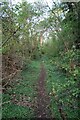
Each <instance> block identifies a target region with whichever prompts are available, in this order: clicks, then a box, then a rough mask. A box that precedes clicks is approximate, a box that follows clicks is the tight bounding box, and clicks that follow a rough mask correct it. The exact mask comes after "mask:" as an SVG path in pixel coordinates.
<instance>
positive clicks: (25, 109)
mask: <svg viewBox="0 0 80 120" xmlns="http://www.w3.org/2000/svg"><path fill="white" fill-rule="evenodd" d="M66 82H68V78H66V76H65V75H64V74H63V73H60V72H59V71H58V70H57V69H56V66H55V65H52V64H51V63H50V61H47V60H46V61H45V62H44V63H42V61H32V62H31V63H30V64H29V65H25V68H24V69H23V71H22V72H21V74H19V75H17V76H16V78H14V79H13V80H12V82H11V83H10V84H9V85H8V86H7V88H6V91H5V92H4V93H3V95H2V97H3V99H2V101H3V106H2V117H3V118H18V119H21V118H28V119H30V118H35V117H47V118H54V117H55V118H59V119H65V117H67V116H71V118H74V117H77V114H76V111H75V110H74V109H72V108H69V105H70V106H71V107H72V106H73V105H72V104H75V103H76V102H75V100H74V101H73V102H71V103H69V102H68V99H69V97H70V95H71V94H70V93H69V91H70V90H69V89H68V88H69V87H67V89H66V87H65V86H66ZM72 87H74V86H72ZM70 89H71V87H70ZM70 92H71V91H70ZM75 106H77V105H76V104H75Z"/></svg>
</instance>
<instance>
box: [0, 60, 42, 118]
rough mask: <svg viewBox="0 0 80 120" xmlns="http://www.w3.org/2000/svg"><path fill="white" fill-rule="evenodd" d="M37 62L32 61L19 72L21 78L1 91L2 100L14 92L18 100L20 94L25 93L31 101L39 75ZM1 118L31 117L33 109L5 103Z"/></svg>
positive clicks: (9, 97)
mask: <svg viewBox="0 0 80 120" xmlns="http://www.w3.org/2000/svg"><path fill="white" fill-rule="evenodd" d="M39 64H40V63H39V62H37V61H32V62H31V63H30V64H29V66H28V68H27V67H26V69H25V70H23V71H22V72H21V75H20V76H21V78H19V79H17V81H16V80H15V81H14V82H13V86H14V87H12V88H8V89H7V91H6V93H3V102H6V101H9V100H11V98H12V95H13V94H16V99H17V100H19V99H20V96H21V95H25V96H26V97H27V98H29V99H27V100H28V101H29V102H33V101H34V100H35V97H36V90H35V87H36V83H37V79H38V76H39V69H40V66H39ZM2 116H3V118H14V117H17V118H33V117H34V116H35V114H34V110H33V109H32V108H30V107H23V106H19V105H16V104H13V103H11V102H10V103H6V104H4V105H3V108H2Z"/></svg>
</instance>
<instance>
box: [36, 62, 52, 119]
mask: <svg viewBox="0 0 80 120" xmlns="http://www.w3.org/2000/svg"><path fill="white" fill-rule="evenodd" d="M45 83H46V69H45V67H44V65H43V64H41V68H40V75H39V79H38V83H37V107H36V109H35V113H36V117H37V118H51V111H50V109H49V105H50V97H49V95H48V94H47V91H46V87H45Z"/></svg>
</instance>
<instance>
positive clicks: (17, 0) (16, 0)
mask: <svg viewBox="0 0 80 120" xmlns="http://www.w3.org/2000/svg"><path fill="white" fill-rule="evenodd" d="M8 1H9V2H10V1H11V2H12V4H17V3H18V2H22V0H8ZM27 1H28V2H29V3H34V2H37V1H39V0H27ZM54 1H56V0H54ZM42 2H47V3H48V5H49V6H50V7H51V6H52V0H42Z"/></svg>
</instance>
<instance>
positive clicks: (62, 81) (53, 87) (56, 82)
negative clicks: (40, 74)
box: [45, 60, 78, 119]
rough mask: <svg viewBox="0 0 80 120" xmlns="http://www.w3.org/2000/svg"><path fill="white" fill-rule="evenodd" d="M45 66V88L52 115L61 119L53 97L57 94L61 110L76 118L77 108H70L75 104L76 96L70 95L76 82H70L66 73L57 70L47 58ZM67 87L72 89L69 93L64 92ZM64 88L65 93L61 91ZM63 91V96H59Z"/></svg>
mask: <svg viewBox="0 0 80 120" xmlns="http://www.w3.org/2000/svg"><path fill="white" fill-rule="evenodd" d="M45 67H46V70H47V78H46V80H47V82H46V89H47V92H48V94H49V95H50V96H51V104H50V109H51V111H52V115H53V116H55V117H56V118H58V119H61V117H60V113H59V109H58V105H57V103H56V101H55V99H54V96H55V95H57V96H58V98H59V101H61V102H62V103H63V110H64V112H65V113H66V114H67V117H68V118H73V119H74V118H76V119H77V118H78V111H77V109H74V108H72V106H77V100H76V98H73V97H72V96H73V95H72V93H73V90H74V89H75V86H76V82H71V81H70V80H69V78H67V77H66V75H65V74H63V73H62V72H60V71H58V69H56V66H55V65H54V64H52V63H51V62H50V61H49V60H48V61H45ZM68 82H69V84H68ZM67 88H69V89H72V93H71V94H70V95H69V94H67V93H66V91H67ZM64 90H65V93H64V92H63V91H64ZM68 92H69V90H68ZM63 93H64V94H65V95H64V97H63V96H62V97H60V96H61V95H62V94H63ZM69 101H70V102H71V103H72V106H71V105H70V104H69Z"/></svg>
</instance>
